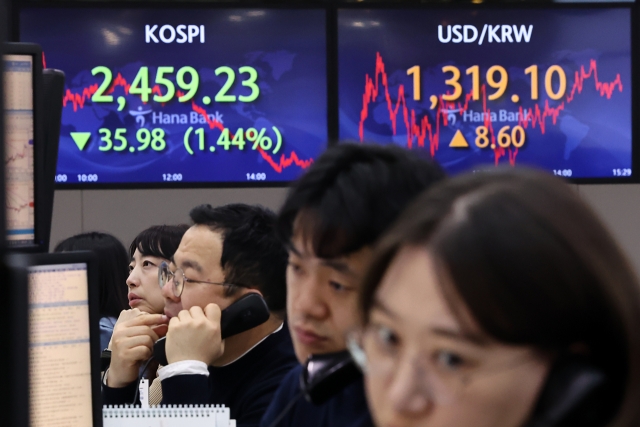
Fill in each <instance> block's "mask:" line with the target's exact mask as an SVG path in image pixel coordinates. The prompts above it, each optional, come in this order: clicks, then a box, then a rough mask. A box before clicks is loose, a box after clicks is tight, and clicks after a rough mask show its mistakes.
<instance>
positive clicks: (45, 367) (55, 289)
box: [29, 263, 93, 427]
mask: <svg viewBox="0 0 640 427" xmlns="http://www.w3.org/2000/svg"><path fill="white" fill-rule="evenodd" d="M89 324H90V321H89V295H88V276H87V264H86V263H72V264H53V265H38V266H33V267H29V370H30V375H29V381H30V396H31V398H30V401H31V404H30V414H31V415H30V417H31V426H32V427H39V426H43V427H44V426H56V427H57V426H60V427H62V426H71V425H74V426H76V425H77V426H80V425H82V426H91V425H93V409H92V382H91V381H92V380H91V351H90V327H89Z"/></svg>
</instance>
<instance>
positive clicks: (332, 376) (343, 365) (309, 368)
mask: <svg viewBox="0 0 640 427" xmlns="http://www.w3.org/2000/svg"><path fill="white" fill-rule="evenodd" d="M359 378H362V372H361V371H360V370H359V369H358V367H357V366H356V364H355V362H354V361H353V359H352V358H351V353H349V351H348V350H345V351H340V352H337V353H326V354H312V355H311V356H309V359H308V360H307V363H305V365H304V369H303V370H302V373H301V374H300V389H301V390H302V392H303V393H304V397H305V399H307V401H309V402H311V403H313V404H315V405H320V404H322V403H324V402H326V401H327V400H329V399H330V398H331V397H333V396H334V395H335V394H336V393H338V392H339V391H341V390H342V389H344V388H345V387H346V386H348V385H349V384H351V383H353V382H354V381H356V380H357V379H359Z"/></svg>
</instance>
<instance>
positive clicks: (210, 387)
mask: <svg viewBox="0 0 640 427" xmlns="http://www.w3.org/2000/svg"><path fill="white" fill-rule="evenodd" d="M190 216H191V219H192V221H193V223H194V225H193V226H192V227H191V228H190V229H189V230H187V232H186V233H185V235H184V236H183V238H182V241H181V242H180V246H179V247H178V250H177V251H176V253H175V254H174V256H173V259H172V262H171V264H170V265H168V266H163V267H161V268H162V270H161V278H162V280H161V285H162V295H163V296H164V298H165V315H164V317H163V316H161V315H158V316H155V317H150V316H152V315H144V316H137V317H135V318H133V319H130V320H128V321H126V322H123V324H121V325H117V326H116V328H115V329H114V335H113V338H112V356H111V358H112V361H111V368H110V369H109V372H108V374H107V378H106V383H105V385H104V386H103V396H104V399H105V404H122V403H131V401H132V400H133V398H134V395H135V390H136V387H137V384H136V379H137V376H138V371H139V369H140V366H141V364H142V362H143V361H144V360H146V359H148V358H149V357H150V356H151V352H152V348H153V343H154V342H155V341H156V340H157V339H158V338H159V337H160V336H162V335H163V334H164V333H165V331H166V356H167V361H168V362H169V363H168V365H167V366H164V367H162V368H161V369H160V370H159V371H158V374H159V378H160V380H161V381H162V393H163V400H162V403H163V404H224V405H226V406H228V407H229V408H230V410H231V418H233V419H235V420H236V421H237V425H238V426H256V425H258V423H259V420H260V418H261V417H262V415H263V413H264V411H265V410H266V408H267V406H268V405H269V402H270V401H271V398H272V396H273V393H274V392H275V390H276V389H277V387H278V385H279V383H280V382H281V380H282V378H283V376H284V375H285V374H286V372H288V371H289V370H290V369H291V367H292V366H294V364H295V360H296V359H295V355H294V353H293V349H292V346H291V340H290V337H289V333H288V331H287V328H286V327H283V326H284V325H283V318H284V317H283V311H284V308H285V295H286V285H285V269H286V260H287V254H286V250H285V248H284V247H283V245H282V243H281V242H280V241H279V240H278V238H277V236H276V235H275V230H274V226H275V219H276V218H275V214H274V213H273V212H271V211H269V210H267V209H264V208H261V207H257V206H249V205H244V204H234V205H226V206H222V207H218V208H212V207H211V206H209V205H203V206H199V207H197V208H195V209H193V210H192V211H191V213H190ZM249 293H258V294H260V295H261V296H262V297H263V298H264V300H265V301H266V303H267V306H268V307H269V310H270V316H269V319H268V320H267V321H266V322H265V323H263V324H261V325H259V326H257V327H254V328H252V329H249V330H247V331H245V332H242V333H239V334H237V335H234V336H231V337H229V338H227V339H225V340H224V341H223V340H222V337H221V326H220V319H221V315H222V314H221V313H222V310H224V309H226V308H228V307H229V306H231V305H232V304H233V303H234V302H236V301H238V300H239V299H240V298H242V297H243V296H245V295H247V294H249ZM156 317H157V318H156ZM167 321H168V327H167V326H163V325H162V324H163V323H167ZM163 329H164V330H163Z"/></svg>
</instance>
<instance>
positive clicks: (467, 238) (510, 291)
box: [360, 170, 640, 426]
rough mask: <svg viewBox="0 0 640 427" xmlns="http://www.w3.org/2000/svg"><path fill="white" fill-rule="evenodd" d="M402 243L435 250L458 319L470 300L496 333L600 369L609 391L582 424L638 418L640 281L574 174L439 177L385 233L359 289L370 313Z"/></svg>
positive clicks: (621, 422)
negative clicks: (572, 183) (568, 180)
mask: <svg viewBox="0 0 640 427" xmlns="http://www.w3.org/2000/svg"><path fill="white" fill-rule="evenodd" d="M406 246H415V247H422V248H425V249H426V250H427V251H428V252H429V254H430V255H431V256H432V257H433V259H434V262H435V265H436V269H437V272H438V275H439V277H440V280H439V285H440V287H441V289H442V292H443V295H444V296H445V299H446V301H447V303H448V305H449V306H450V308H451V310H452V312H453V313H454V314H455V315H456V316H457V317H458V318H459V320H460V322H461V324H462V325H463V327H469V324H468V320H465V319H467V318H466V317H465V316H464V314H463V313H462V311H463V309H462V307H466V308H468V310H469V312H470V313H471V316H472V317H473V318H474V319H475V320H476V321H477V322H478V324H479V325H480V327H481V329H482V330H483V331H484V332H485V333H486V334H488V335H489V336H491V337H493V338H494V339H496V340H498V341H501V342H504V343H509V344H515V345H529V346H532V347H535V348H537V349H539V350H542V351H544V352H548V353H549V354H553V355H556V356H557V357H558V360H562V359H563V358H565V357H567V356H568V357H578V356H580V357H585V358H587V359H588V362H589V363H591V364H592V365H595V366H596V367H597V368H598V369H599V370H601V371H603V372H604V373H605V375H606V376H607V378H608V380H609V384H610V386H611V390H610V393H608V394H607V396H606V398H605V399H602V400H601V401H600V402H599V407H600V410H599V411H598V412H597V413H595V414H590V413H588V412H589V411H586V413H585V414H584V415H585V416H587V417H588V418H587V419H588V420H589V421H588V422H584V423H582V424H575V425H585V426H587V425H598V426H602V425H605V424H607V420H609V419H611V418H612V416H613V414H614V413H616V411H617V417H616V421H614V423H612V424H607V425H611V426H614V425H615V426H632V425H633V426H635V425H638V421H639V420H640V411H638V401H640V286H639V284H638V280H637V278H636V276H635V273H634V271H633V269H632V268H631V266H630V265H629V263H628V261H627V259H626V257H625V256H624V254H623V252H622V251H621V249H620V248H619V246H618V245H617V244H616V242H615V240H614V239H613V238H612V237H611V235H610V234H609V232H608V231H607V230H606V228H605V227H604V226H603V225H602V223H601V222H600V220H599V219H598V218H597V216H596V215H595V214H594V213H593V211H592V210H591V209H590V208H589V207H588V206H587V205H586V203H585V202H584V201H583V200H582V199H581V198H580V197H579V196H578V195H577V194H576V192H575V191H574V190H573V189H571V188H570V187H569V186H568V185H566V184H564V183H563V182H562V181H560V180H559V179H557V178H554V177H553V176H548V175H546V174H543V173H541V172H534V171H529V170H512V171H501V172H494V173H487V174H482V175H481V176H478V175H466V176H461V177H457V178H454V179H452V180H450V181H448V182H444V183H442V184H439V185H437V186H434V188H433V189H432V190H431V191H428V192H426V193H425V194H423V195H421V196H420V197H419V198H417V199H416V200H415V202H414V203H413V204H412V205H411V206H410V207H409V208H408V209H407V210H406V211H405V212H404V213H403V215H402V216H401V217H400V218H399V219H398V221H397V222H396V224H395V225H394V226H393V227H392V228H391V229H390V230H389V232H388V233H387V234H386V235H385V236H384V237H383V238H382V240H381V242H380V243H379V245H378V247H377V249H376V252H375V254H374V257H373V261H372V262H371V264H370V269H369V272H368V273H367V276H366V278H365V280H364V283H363V291H362V293H361V295H360V298H361V299H360V309H361V313H362V316H363V321H364V322H365V323H367V322H368V319H369V312H370V310H371V308H372V306H373V305H374V303H375V296H376V292H377V290H378V287H379V285H380V282H381V280H382V278H383V276H384V274H385V272H386V270H387V268H388V267H389V265H390V264H391V263H392V262H393V260H394V258H395V257H396V255H397V253H398V252H399V251H400V250H401V249H402V248H403V247H406ZM576 345H578V346H579V347H585V352H586V354H582V352H579V353H576V350H575V348H576ZM594 410H595V409H594ZM583 421H584V420H583ZM571 425H574V424H571Z"/></svg>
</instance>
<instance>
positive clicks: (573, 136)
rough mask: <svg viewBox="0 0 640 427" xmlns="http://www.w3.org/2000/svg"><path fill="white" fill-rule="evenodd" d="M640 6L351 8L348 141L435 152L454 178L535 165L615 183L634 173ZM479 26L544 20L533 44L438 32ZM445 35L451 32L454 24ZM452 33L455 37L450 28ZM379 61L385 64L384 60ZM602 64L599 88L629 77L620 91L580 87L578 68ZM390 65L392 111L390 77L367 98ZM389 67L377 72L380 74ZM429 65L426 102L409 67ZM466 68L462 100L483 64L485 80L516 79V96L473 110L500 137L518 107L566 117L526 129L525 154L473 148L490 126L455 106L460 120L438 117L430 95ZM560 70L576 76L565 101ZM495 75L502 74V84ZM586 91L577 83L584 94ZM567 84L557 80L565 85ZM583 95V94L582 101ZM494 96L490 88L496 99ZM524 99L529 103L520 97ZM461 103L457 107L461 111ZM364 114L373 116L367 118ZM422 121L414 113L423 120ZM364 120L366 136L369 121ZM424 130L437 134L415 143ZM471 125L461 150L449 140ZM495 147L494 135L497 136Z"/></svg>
mask: <svg viewBox="0 0 640 427" xmlns="http://www.w3.org/2000/svg"><path fill="white" fill-rule="evenodd" d="M630 15H631V14H630V9H627V8H625V9H622V8H620V9H584V8H581V9H571V8H562V9H553V10H543V9H532V10H527V9H517V10H515V9H514V10H495V9H494V10H492V9H484V10H478V9H476V10H472V9H458V10H451V9H449V10H443V9H436V10H426V9H420V10H384V9H376V10H355V9H349V10H340V11H339V15H338V17H339V23H338V24H339V27H338V29H339V33H338V43H339V76H338V78H339V105H340V137H341V139H352V140H364V141H372V142H377V143H382V144H387V143H395V144H398V145H401V146H405V147H406V146H409V145H410V146H411V147H412V148H413V149H424V150H425V151H427V152H429V153H430V152H433V154H434V157H435V159H437V160H438V161H439V162H440V163H441V164H442V165H443V166H444V167H445V168H446V169H447V170H448V171H449V172H452V173H458V172H461V171H465V170H472V169H475V168H477V167H479V166H480V165H494V164H499V165H503V164H510V163H511V164H526V165H530V166H535V167H539V168H543V169H545V170H548V171H555V172H556V173H560V174H563V175H564V176H571V177H573V178H600V177H608V178H609V177H614V176H619V175H616V172H615V171H614V170H617V171H618V173H620V171H624V172H623V173H625V174H629V173H630V172H631V160H632V159H631V146H632V134H631V133H632V132H631V131H632V129H631V16H630ZM456 24H459V25H465V24H466V25H474V26H475V27H476V28H477V29H478V30H480V31H481V30H482V28H483V27H484V25H485V24H491V25H498V24H501V25H505V24H506V25H510V26H512V25H517V26H518V27H520V26H521V25H525V26H527V27H528V26H529V25H533V31H532V36H531V39H530V42H529V43H522V42H521V43H508V42H506V43H497V42H495V41H494V42H493V43H488V42H487V37H485V41H484V43H483V44H482V45H479V44H478V41H476V42H475V43H458V44H456V43H452V42H449V43H441V42H440V41H439V38H438V25H444V26H446V25H456ZM445 29H446V27H445ZM444 36H445V37H446V33H444ZM378 54H379V55H380V61H378V64H377V62H376V58H377V55H378ZM592 60H594V61H595V64H596V67H597V78H598V81H599V82H601V83H602V82H603V83H606V84H611V83H612V82H614V81H615V80H616V78H617V75H618V74H619V75H620V77H619V78H620V83H621V84H622V90H620V87H619V85H617V84H616V85H614V86H613V89H612V91H611V90H610V91H609V92H610V93H609V95H610V98H609V97H608V95H607V93H601V91H602V87H601V90H598V89H597V88H596V84H595V82H596V79H595V74H594V73H593V74H591V76H589V77H585V78H584V79H582V78H581V79H579V80H580V81H581V82H582V83H583V85H582V90H581V91H579V90H578V86H579V85H578V84H577V83H576V78H575V73H576V71H578V72H580V70H581V68H582V67H583V68H584V70H585V71H589V69H590V67H591V63H592ZM381 63H382V64H383V65H384V72H385V74H386V76H388V85H387V86H388V93H389V98H390V101H391V111H392V112H391V113H390V109H389V107H388V105H387V101H386V100H385V87H384V85H383V77H384V75H383V74H382V73H379V74H378V75H377V82H378V88H379V93H378V96H377V97H376V98H375V99H372V100H371V102H370V103H369V104H368V105H364V104H366V103H365V102H364V101H363V94H364V93H365V81H366V79H367V78H370V79H371V82H373V83H375V81H376V69H377V68H378V69H379V70H380V69H381V67H380V65H381ZM533 64H536V65H538V67H539V76H538V79H539V88H540V98H539V99H538V100H537V101H533V100H532V99H531V83H530V77H529V76H528V75H525V73H524V70H525V68H527V67H529V66H531V65H533ZM377 65H378V67H377ZM415 65H419V66H420V67H421V76H422V91H421V98H422V99H421V101H414V100H413V97H412V94H413V77H412V76H409V75H407V70H408V69H409V68H411V67H413V66H415ZM445 65H455V66H457V67H458V68H459V69H460V71H461V78H460V82H461V84H462V87H463V98H464V96H465V94H467V93H469V92H470V90H471V77H470V76H467V75H466V74H465V70H466V69H467V68H469V67H471V66H473V65H478V66H479V67H480V82H481V83H485V82H486V71H487V69H488V68H489V67H491V66H494V65H501V66H503V67H504V68H505V69H506V70H507V72H508V75H509V85H508V87H507V91H506V93H505V95H503V96H502V97H501V98H499V99H497V100H495V101H487V104H486V106H484V107H483V101H482V96H481V98H480V100H479V101H472V102H470V103H469V104H468V105H467V106H466V107H467V110H466V111H467V113H469V112H470V111H474V112H477V113H482V112H486V111H492V112H495V113H496V115H497V119H498V120H497V121H494V122H491V123H490V124H491V126H492V128H493V129H492V132H491V135H492V136H494V137H495V136H497V133H498V131H499V130H500V128H501V127H503V126H506V125H510V126H511V127H513V126H515V125H517V124H518V122H507V121H500V116H499V114H498V113H499V111H500V110H505V111H506V112H518V111H519V108H520V107H522V108H523V111H527V110H528V109H530V110H531V111H533V112H535V107H536V105H537V106H538V108H539V109H540V111H541V112H543V111H544V110H545V104H546V103H547V102H548V109H547V111H548V112H550V111H552V110H553V111H556V112H557V117H556V118H555V123H554V117H553V116H552V115H550V116H548V117H546V118H544V119H543V120H542V122H540V121H536V122H535V123H534V122H532V121H529V122H528V123H523V124H522V125H523V128H524V129H525V132H526V143H525V145H524V146H523V147H522V148H520V149H518V150H517V151H516V150H515V149H514V148H512V147H510V148H509V149H505V150H501V149H500V148H499V147H498V148H497V149H496V150H492V149H491V148H490V147H488V148H485V149H480V148H478V147H477V146H476V144H475V143H474V140H475V138H476V127H477V126H479V125H482V124H484V123H483V122H481V123H478V122H471V121H470V117H469V120H467V121H465V120H464V117H463V114H464V112H463V111H459V107H460V106H459V105H458V104H457V103H456V105H451V106H448V107H447V108H446V109H447V110H449V109H454V110H455V109H458V111H457V112H453V113H452V115H453V116H455V123H454V122H453V120H448V121H447V122H446V124H445V119H444V117H445V116H447V118H450V117H451V115H448V114H442V115H440V116H436V112H437V108H434V109H431V108H430V107H431V105H430V104H431V103H430V96H431V95H438V96H439V95H442V94H445V93H447V91H449V90H450V87H449V86H447V85H445V83H444V82H445V80H446V79H448V78H450V77H451V74H450V73H447V74H444V73H443V72H442V67H443V66H445ZM552 65H559V66H561V67H562V69H563V70H564V71H565V73H566V77H567V79H566V80H567V90H566V94H565V96H563V97H562V98H561V99H559V100H557V101H554V100H551V99H549V98H548V97H547V95H546V93H545V87H544V81H545V72H546V70H547V69H548V68H549V67H550V66H552ZM497 76H498V75H497V74H496V78H497ZM401 86H402V87H403V88H404V90H405V98H406V113H405V110H403V106H402V105H400V107H399V110H398V112H397V116H396V126H397V129H396V132H395V134H394V133H393V130H392V117H393V110H394V109H395V108H396V103H397V102H398V99H399V91H400V89H401ZM574 86H575V87H574ZM555 87H557V85H556V86H555ZM572 90H573V91H574V92H575V93H574V95H573V97H571V95H570V94H571V92H572ZM494 91H495V90H494V89H491V88H490V87H487V94H491V93H493V92H494ZM513 94H517V95H518V96H519V98H520V100H519V101H518V102H513V101H512V99H511V97H512V95H513ZM454 107H455V108H454ZM363 111H364V113H366V114H365V115H367V117H366V119H365V120H364V121H363V120H362V116H363ZM412 114H413V115H414V116H413V117H412ZM361 122H362V123H363V130H364V132H363V135H362V136H363V137H362V138H361V136H360V132H359V130H360V125H361ZM412 124H415V125H416V127H417V128H416V129H417V132H416V133H418V134H419V133H420V132H425V130H426V129H427V127H428V126H427V125H429V126H431V127H432V134H431V137H430V136H429V135H428V131H426V133H427V135H426V136H425V137H424V138H423V141H424V148H420V143H419V138H418V136H415V133H414V135H413V136H412V137H408V134H409V132H408V127H409V128H411V127H412ZM458 130H460V131H461V132H462V134H463V135H464V137H465V139H466V140H467V141H468V143H469V148H451V147H449V144H450V142H451V140H452V138H453V136H454V134H455V133H456V131H458ZM494 142H495V140H494Z"/></svg>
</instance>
